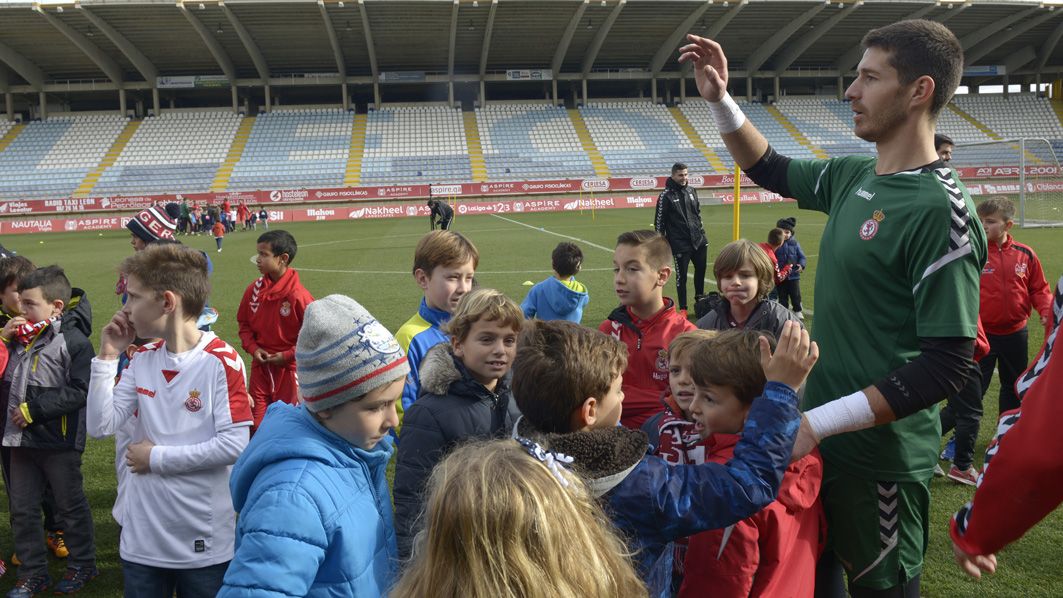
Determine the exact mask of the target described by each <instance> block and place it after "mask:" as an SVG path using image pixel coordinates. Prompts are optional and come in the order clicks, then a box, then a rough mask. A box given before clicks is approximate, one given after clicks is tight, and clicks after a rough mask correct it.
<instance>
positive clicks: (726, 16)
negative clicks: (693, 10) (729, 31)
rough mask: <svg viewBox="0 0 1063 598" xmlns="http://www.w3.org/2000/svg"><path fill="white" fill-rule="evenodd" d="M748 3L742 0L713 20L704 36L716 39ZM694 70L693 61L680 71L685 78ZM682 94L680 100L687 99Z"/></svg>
mask: <svg viewBox="0 0 1063 598" xmlns="http://www.w3.org/2000/svg"><path fill="white" fill-rule="evenodd" d="M746 4H749V0H741V1H740V2H738V3H737V4H735V5H734V7H733V8H731V10H729V11H727V12H725V13H723V16H722V17H720V18H719V19H717V20H716V21H715V22H713V24H712V27H709V29H708V31H706V32H705V33H704V35H702V37H707V38H709V39H716V36H717V35H720V32H722V31H723V30H724V28H725V27H727V25H728V24H729V23H730V22H731V20H732V19H734V18H735V17H737V16H738V13H740V12H742V8H743V7H745V5H746ZM693 70H694V63H693V62H686V63H684V64H683V66H682V67H681V68H680V72H681V73H682V78H683V79H687V78H689V77H690V76H691V75H690V73H691V72H692V71H693ZM681 96H682V97H681V99H680V101H686V94H685V93H683V94H681Z"/></svg>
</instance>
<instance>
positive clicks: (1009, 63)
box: [1004, 46, 1037, 74]
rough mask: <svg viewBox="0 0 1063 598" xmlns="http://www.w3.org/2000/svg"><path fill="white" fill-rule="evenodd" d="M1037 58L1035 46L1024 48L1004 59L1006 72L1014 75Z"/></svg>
mask: <svg viewBox="0 0 1063 598" xmlns="http://www.w3.org/2000/svg"><path fill="white" fill-rule="evenodd" d="M1035 58H1037V50H1034V48H1033V46H1023V47H1022V48H1021V49H1020V50H1019V51H1018V52H1014V53H1012V55H1011V56H1008V57H1007V58H1005V59H1004V69H1005V70H1004V72H1006V73H1009V74H1010V73H1014V72H1015V71H1017V70H1019V69H1020V68H1022V67H1023V66H1025V65H1027V64H1029V63H1030V62H1032V61H1033V60H1034V59H1035Z"/></svg>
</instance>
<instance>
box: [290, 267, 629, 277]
mask: <svg viewBox="0 0 1063 598" xmlns="http://www.w3.org/2000/svg"><path fill="white" fill-rule="evenodd" d="M299 271H300V272H327V273H334V274H405V275H407V276H411V274H410V271H409V270H323V269H318V268H299ZM612 271H613V269H612V268H583V269H581V270H580V272H612ZM551 272H553V270H492V271H487V270H477V271H476V273H477V274H550V273H551Z"/></svg>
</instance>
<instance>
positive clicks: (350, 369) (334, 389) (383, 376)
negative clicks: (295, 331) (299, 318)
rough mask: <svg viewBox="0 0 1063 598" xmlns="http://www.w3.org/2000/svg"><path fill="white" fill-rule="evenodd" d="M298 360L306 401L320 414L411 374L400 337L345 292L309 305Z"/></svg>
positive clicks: (301, 388)
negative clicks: (399, 341)
mask: <svg viewBox="0 0 1063 598" xmlns="http://www.w3.org/2000/svg"><path fill="white" fill-rule="evenodd" d="M295 363H296V371H297V373H298V375H299V389H300V391H301V392H302V395H303V402H304V403H306V408H307V409H309V410H310V411H313V412H315V413H316V412H318V411H322V410H324V409H329V408H330V407H335V406H337V405H339V404H341V403H344V402H346V401H350V400H352V399H357V398H358V397H361V396H362V395H364V394H366V393H368V392H370V391H372V390H373V389H375V388H379V387H381V386H383V385H385V384H387V383H388V382H391V381H393V380H398V379H400V378H404V377H405V376H406V374H408V373H409V372H410V365H409V363H407V361H406V355H405V354H404V353H403V352H402V348H400V347H399V343H398V342H396V341H395V337H394V336H392V335H391V333H390V332H388V331H387V329H386V328H384V326H383V325H381V324H380V322H378V321H377V320H376V318H374V317H373V315H372V314H370V313H369V312H368V311H366V309H365V308H364V307H362V306H361V304H359V303H358V302H357V301H355V300H354V299H351V298H350V297H346V296H344V295H329V296H328V297H325V298H324V299H318V300H317V301H314V302H313V303H311V304H310V305H308V306H307V308H306V312H305V313H304V315H303V327H302V328H301V329H300V330H299V340H298V341H296V344H295Z"/></svg>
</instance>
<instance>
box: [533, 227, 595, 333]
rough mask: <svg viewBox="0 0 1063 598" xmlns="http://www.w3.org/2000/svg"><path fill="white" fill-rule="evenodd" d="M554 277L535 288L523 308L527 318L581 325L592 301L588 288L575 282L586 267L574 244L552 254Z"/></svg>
mask: <svg viewBox="0 0 1063 598" xmlns="http://www.w3.org/2000/svg"><path fill="white" fill-rule="evenodd" d="M550 260H551V262H553V267H554V275H553V276H551V277H549V278H547V279H546V280H544V281H542V282H540V283H539V284H537V285H535V286H533V287H532V288H531V290H530V291H528V296H527V297H525V298H524V302H523V303H521V304H520V308H521V309H522V310H524V317H526V318H539V319H540V320H568V321H569V322H575V323H577V324H579V323H580V322H581V321H582V320H583V308H584V307H586V306H587V302H589V301H590V296H589V295H588V294H587V287H585V286H583V283H581V282H579V281H578V280H576V275H577V274H579V271H580V267H581V266H582V265H583V251H582V250H581V249H580V248H579V245H576V244H575V243H568V242H564V243H558V244H557V247H555V248H554V252H553V253H552V254H550Z"/></svg>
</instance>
